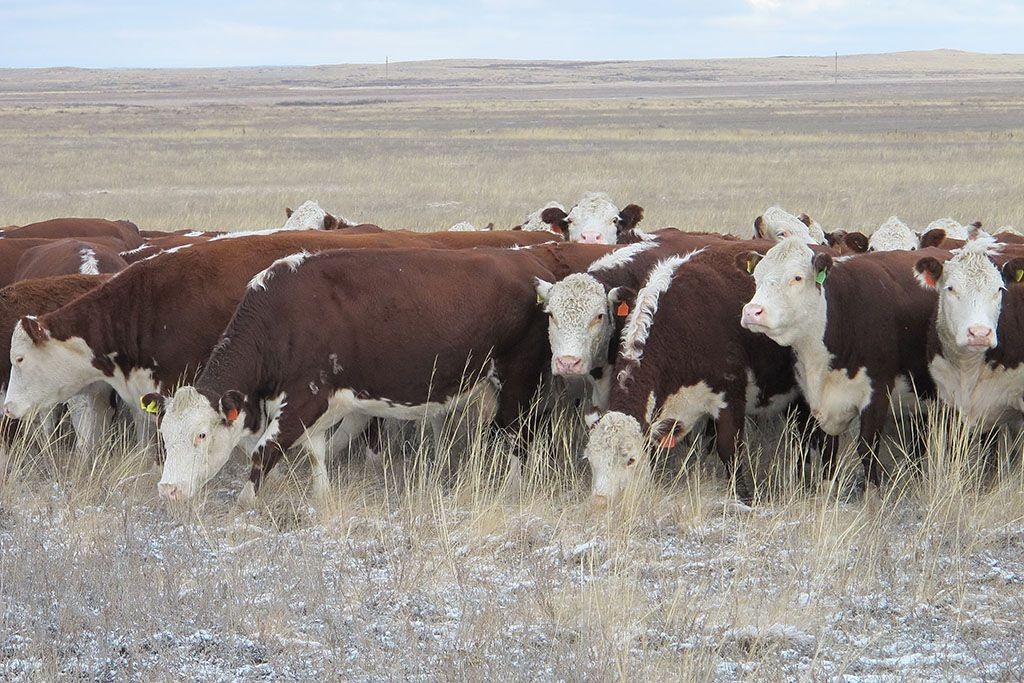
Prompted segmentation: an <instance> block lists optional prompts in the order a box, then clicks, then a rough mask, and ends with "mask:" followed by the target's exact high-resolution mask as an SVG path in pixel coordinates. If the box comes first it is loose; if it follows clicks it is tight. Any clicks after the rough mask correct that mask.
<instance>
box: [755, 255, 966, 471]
mask: <svg viewBox="0 0 1024 683" xmlns="http://www.w3.org/2000/svg"><path fill="white" fill-rule="evenodd" d="M930 251H931V252H932V253H930V254H929V255H931V256H935V257H936V258H943V257H944V256H948V254H947V253H946V252H943V251H941V250H937V249H935V250H930ZM919 253H921V252H900V251H893V252H881V253H874V254H864V255H862V256H857V257H855V258H850V259H848V260H842V261H834V260H833V258H832V256H831V255H829V254H826V253H822V252H820V251H819V252H817V253H816V252H815V251H814V250H812V249H811V248H810V247H809V246H807V245H806V244H804V243H803V242H802V241H801V240H799V239H798V238H790V239H787V240H785V241H783V242H781V243H779V244H777V245H776V246H774V247H772V248H771V249H770V250H769V251H768V252H767V254H764V255H763V256H762V255H761V254H759V253H755V252H749V253H748V254H746V255H740V258H738V259H737V265H739V267H740V269H741V270H742V271H743V272H750V271H751V266H753V275H754V280H755V282H756V286H757V289H756V291H755V293H754V296H753V298H752V299H751V300H750V302H749V303H747V304H746V305H745V306H744V307H743V316H742V321H741V324H742V325H743V327H745V328H747V329H748V330H751V331H753V332H759V333H762V334H765V335H767V336H768V337H770V338H771V339H773V340H775V341H776V342H777V343H779V344H781V345H783V346H790V347H792V348H793V351H794V352H795V354H796V375H797V379H798V380H799V382H800V388H801V390H802V391H803V394H804V397H805V398H806V400H807V402H808V404H809V405H810V408H811V411H812V414H813V415H814V417H815V418H816V419H817V421H818V424H820V425H821V427H822V429H824V430H825V431H826V432H827V433H829V434H833V435H839V434H842V433H844V432H846V431H847V430H848V429H851V428H852V427H854V426H855V425H856V424H857V421H858V419H859V421H860V432H859V439H858V453H859V454H860V456H861V460H862V462H863V464H864V468H865V474H866V476H867V480H868V481H869V482H870V483H872V484H878V483H879V482H880V480H881V475H882V471H881V463H880V462H879V460H878V459H877V457H876V449H877V447H878V445H879V440H880V437H881V434H882V430H883V427H884V426H885V424H886V423H887V422H888V418H889V413H890V405H891V404H890V400H896V401H899V402H900V405H901V408H903V411H904V412H910V411H914V410H917V409H918V407H919V406H918V402H917V400H915V391H916V394H917V395H918V396H923V397H927V396H928V395H930V394H932V393H934V385H933V383H932V380H931V377H930V376H929V374H928V370H927V366H926V363H925V344H926V340H927V331H928V321H929V318H930V317H931V312H932V309H933V307H934V305H935V299H934V295H933V294H932V293H931V292H925V291H924V290H923V289H921V287H920V286H918V284H917V282H916V280H915V278H914V272H913V266H914V263H915V262H916V261H917V259H918V254H919ZM922 295H924V296H922ZM904 401H905V403H904ZM832 467H833V463H826V474H827V475H831V473H832V472H831V470H832Z"/></svg>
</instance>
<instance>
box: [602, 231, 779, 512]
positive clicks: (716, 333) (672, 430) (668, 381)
mask: <svg viewBox="0 0 1024 683" xmlns="http://www.w3.org/2000/svg"><path fill="white" fill-rule="evenodd" d="M761 244H764V242H761ZM726 245H728V246H723V245H718V244H711V245H708V246H706V247H704V248H703V249H700V250H698V251H694V252H691V253H689V254H685V255H676V256H670V257H668V258H666V259H664V260H663V261H661V262H660V263H658V264H657V265H656V266H655V267H654V268H653V269H652V270H651V271H650V275H649V276H648V278H647V281H646V283H645V284H644V286H643V287H642V288H641V289H640V291H639V292H637V294H636V300H635V302H634V305H633V307H632V309H631V310H630V312H629V315H628V317H627V319H626V323H625V327H624V328H623V332H622V339H621V348H620V351H619V354H618V357H617V358H616V360H615V367H614V372H613V373H612V386H611V393H610V397H609V402H608V411H607V412H606V413H605V414H604V415H602V416H601V417H600V418H599V419H598V420H597V421H596V423H595V424H594V426H593V428H592V430H591V434H590V439H589V441H588V443H587V446H586V449H585V451H584V455H585V457H586V459H587V460H588V461H589V462H590V467H591V470H592V472H593V478H592V494H593V497H594V502H596V503H598V504H602V503H605V502H607V501H609V500H611V499H614V498H615V497H617V496H618V495H619V494H621V493H622V492H623V491H624V490H625V489H627V488H628V487H629V486H630V485H631V484H632V482H634V481H636V480H638V479H642V478H643V475H646V474H647V473H648V472H649V468H650V463H649V456H648V449H647V448H644V447H640V445H641V444H644V443H645V442H647V443H654V444H658V445H660V446H661V447H662V448H671V447H673V446H674V445H675V443H676V441H677V440H678V439H679V438H681V437H682V436H684V435H685V434H687V433H689V432H690V431H691V430H693V429H694V427H695V426H697V425H698V424H702V423H703V422H704V420H706V419H708V418H710V419H711V420H713V421H714V423H715V427H716V437H715V448H716V451H717V452H718V455H719V457H720V458H721V460H722V462H723V463H725V465H726V467H727V468H729V469H730V470H732V469H733V468H735V466H736V465H737V462H739V464H740V465H741V469H740V470H738V471H737V493H738V495H739V496H740V498H742V499H743V500H744V501H749V500H750V499H751V498H752V496H753V489H752V481H751V480H750V477H749V469H748V468H746V467H745V463H744V462H743V459H742V458H740V459H739V460H737V458H736V454H737V447H738V446H739V445H740V444H741V443H742V437H743V423H744V419H745V416H746V415H747V414H750V413H753V414H756V413H758V412H776V411H779V410H782V409H784V408H786V407H788V406H789V405H790V404H791V403H792V402H793V401H795V400H796V399H797V398H798V395H799V391H798V389H797V384H796V380H795V378H794V375H793V354H792V352H791V351H790V350H789V349H786V348H782V347H780V346H779V345H777V344H776V343H774V342H773V341H771V340H770V339H768V338H766V337H764V336H762V335H757V334H753V333H751V332H749V331H747V330H745V329H743V328H742V327H740V324H739V323H740V309H741V307H742V305H743V303H744V302H745V301H746V300H747V299H748V298H749V297H750V295H751V294H752V293H753V290H754V288H753V283H752V282H751V280H750V278H749V277H748V276H747V275H745V274H740V273H738V272H736V270H735V269H734V267H733V262H734V260H735V257H736V253H735V249H734V248H730V247H731V246H732V245H729V244H728V243H726Z"/></svg>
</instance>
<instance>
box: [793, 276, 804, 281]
mask: <svg viewBox="0 0 1024 683" xmlns="http://www.w3.org/2000/svg"><path fill="white" fill-rule="evenodd" d="M803 281H804V276H803V275H797V276H796V277H794V278H793V282H803Z"/></svg>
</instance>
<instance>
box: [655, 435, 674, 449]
mask: <svg viewBox="0 0 1024 683" xmlns="http://www.w3.org/2000/svg"><path fill="white" fill-rule="evenodd" d="M658 445H659V446H661V447H662V448H664V449H665V450H668V449H670V448H675V447H676V433H675V432H674V431H672V432H669V433H668V434H666V435H665V436H663V437H661V439H660V440H659V441H658Z"/></svg>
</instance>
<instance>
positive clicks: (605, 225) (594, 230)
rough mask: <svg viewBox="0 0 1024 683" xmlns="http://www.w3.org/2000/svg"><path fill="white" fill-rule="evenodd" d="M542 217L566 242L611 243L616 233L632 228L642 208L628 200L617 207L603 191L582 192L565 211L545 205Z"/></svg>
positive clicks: (616, 237) (638, 219) (617, 235)
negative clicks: (622, 206) (561, 233)
mask: <svg viewBox="0 0 1024 683" xmlns="http://www.w3.org/2000/svg"><path fill="white" fill-rule="evenodd" d="M541 216H542V218H543V220H544V221H545V222H546V223H548V224H550V225H551V226H552V227H557V228H558V229H560V230H561V231H562V232H563V233H564V234H565V235H566V237H567V239H568V240H569V241H570V242H582V243H584V244H615V243H616V242H617V241H618V239H619V235H620V234H622V233H623V232H627V231H629V230H632V229H633V228H635V227H636V226H637V224H638V223H639V222H640V221H641V220H643V217H644V210H643V209H642V208H641V207H639V206H637V205H636V204H629V205H628V206H626V208H624V209H622V210H621V211H620V210H619V207H617V206H616V205H615V204H614V203H613V202H612V200H611V198H610V197H609V196H608V195H606V194H604V193H603V192H591V193H589V194H586V195H584V196H583V199H581V200H579V201H578V202H577V203H576V206H574V207H572V209H570V210H569V213H568V214H567V213H565V212H564V211H560V210H558V209H554V208H552V209H545V210H544V212H543V213H542V214H541Z"/></svg>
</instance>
